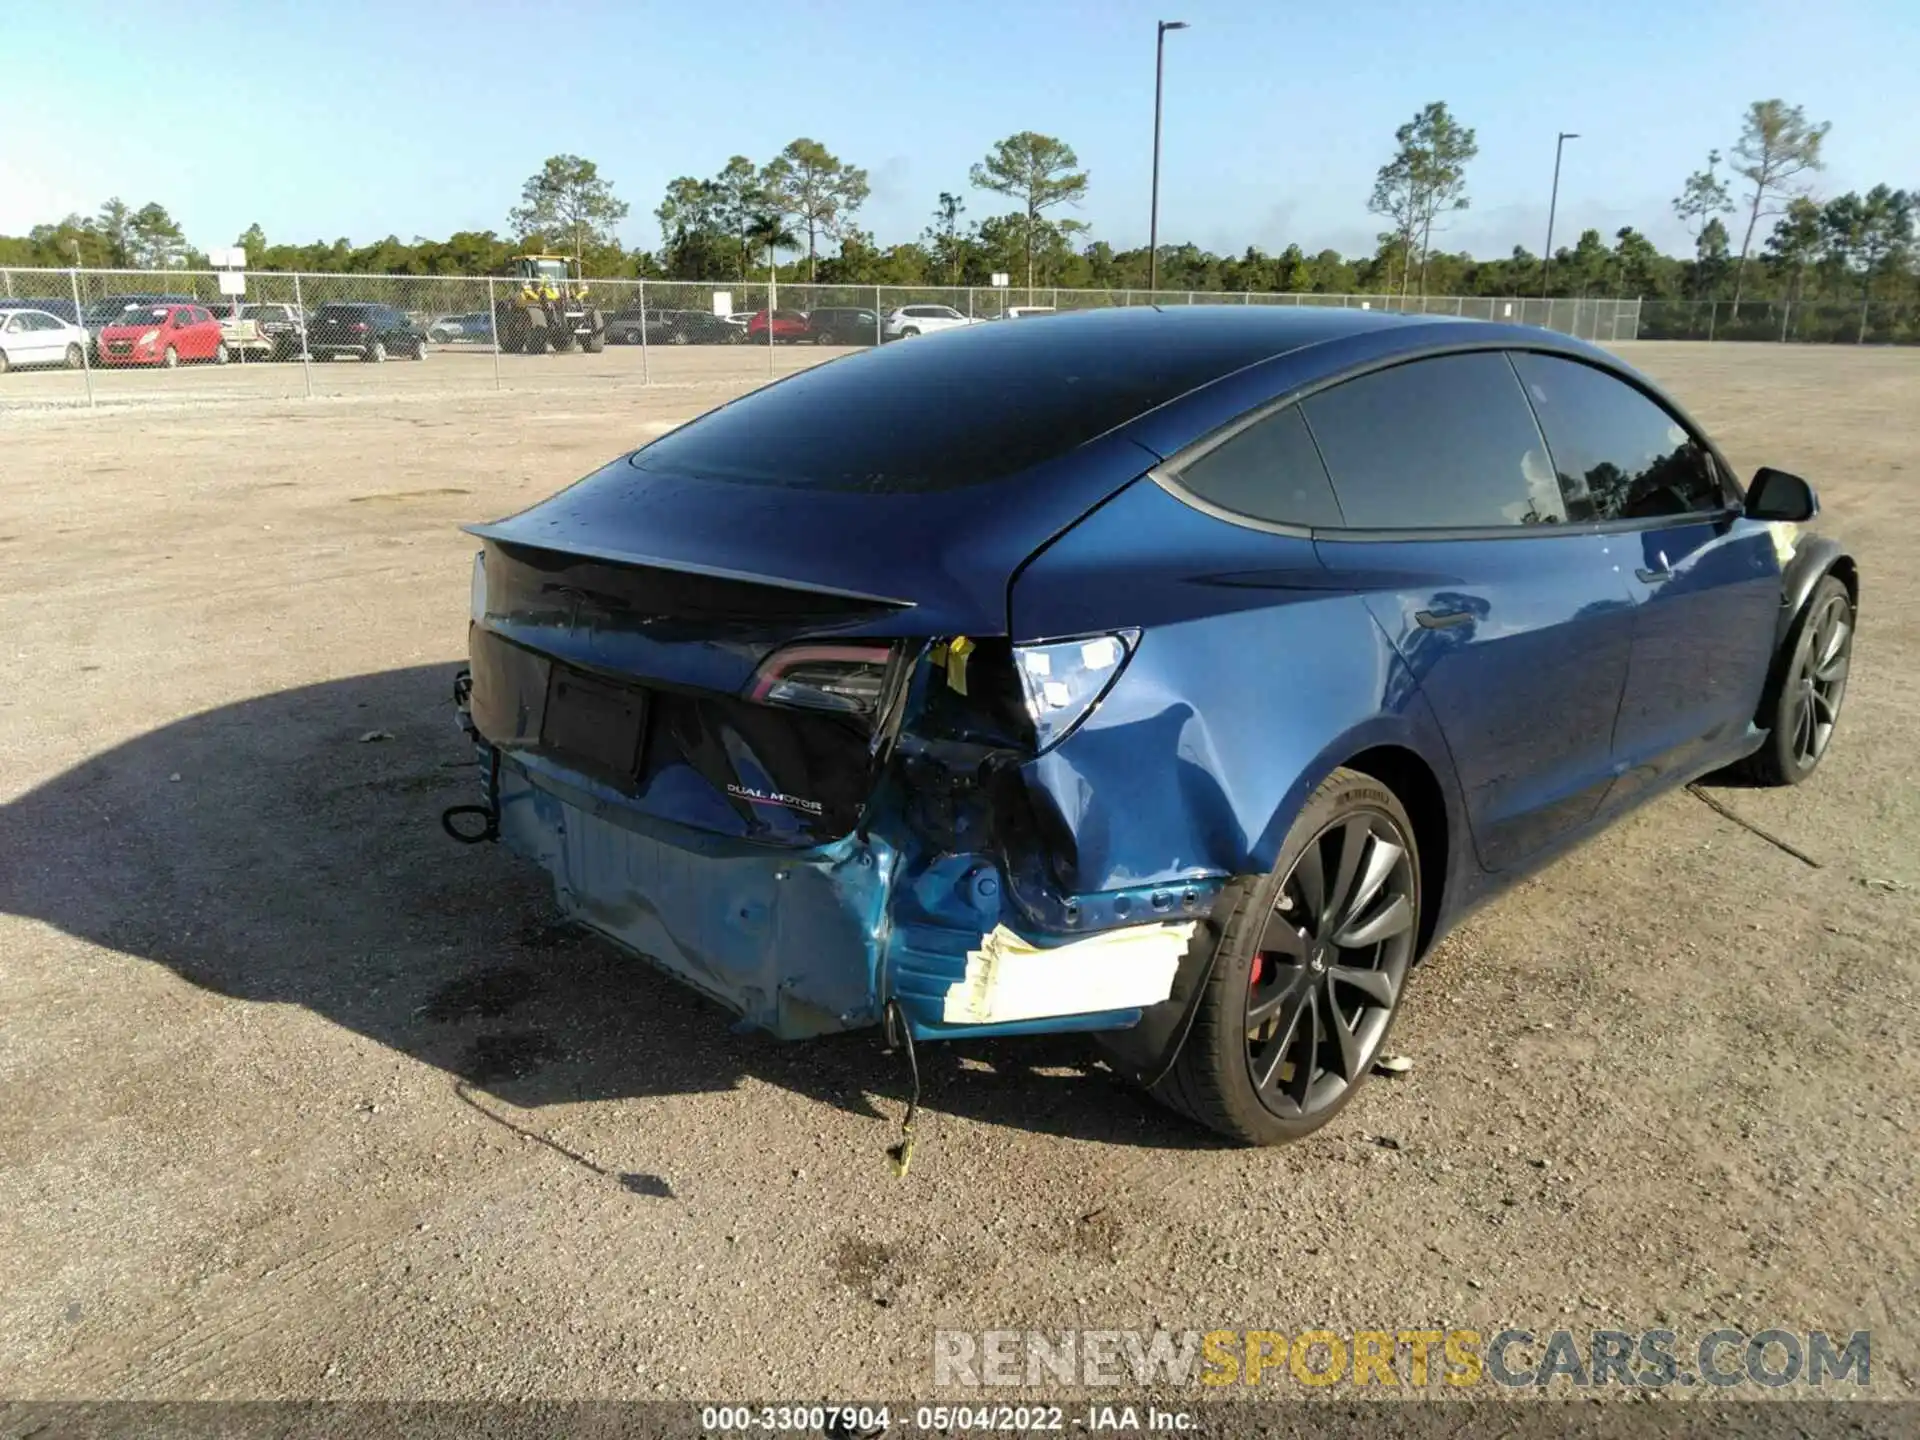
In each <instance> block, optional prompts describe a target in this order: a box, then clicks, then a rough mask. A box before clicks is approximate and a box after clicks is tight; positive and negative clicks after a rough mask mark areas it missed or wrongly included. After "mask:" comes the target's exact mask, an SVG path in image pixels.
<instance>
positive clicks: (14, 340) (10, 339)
mask: <svg viewBox="0 0 1920 1440" xmlns="http://www.w3.org/2000/svg"><path fill="white" fill-rule="evenodd" d="M49 338H50V336H49V334H48V332H47V331H45V330H43V329H41V328H40V316H39V315H38V314H37V313H36V312H34V311H32V310H20V311H16V312H15V313H14V314H13V315H12V317H11V318H9V319H8V321H7V334H6V340H5V341H4V348H5V349H6V352H7V358H8V359H9V360H11V361H12V362H13V363H14V364H16V365H44V364H46V362H47V361H48V359H50V358H51V357H50V356H49V354H48V341H49Z"/></svg>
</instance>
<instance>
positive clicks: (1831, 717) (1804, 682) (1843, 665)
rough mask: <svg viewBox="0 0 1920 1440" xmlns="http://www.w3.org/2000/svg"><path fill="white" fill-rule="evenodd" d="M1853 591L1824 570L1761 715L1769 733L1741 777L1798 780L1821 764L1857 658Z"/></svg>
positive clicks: (1770, 782) (1761, 780) (1756, 781)
mask: <svg viewBox="0 0 1920 1440" xmlns="http://www.w3.org/2000/svg"><path fill="white" fill-rule="evenodd" d="M1853 623H1854V615H1853V597H1852V596H1851V595H1849V594H1848V593H1847V587H1846V585H1845V584H1843V583H1842V582H1841V581H1840V580H1839V579H1838V578H1837V577H1836V576H1833V575H1826V576H1822V577H1821V580H1820V583H1819V584H1818V585H1815V586H1814V587H1813V594H1812V595H1811V596H1809V597H1808V598H1807V608H1806V609H1805V610H1803V611H1802V612H1801V614H1800V620H1799V623H1798V624H1797V625H1796V626H1795V627H1794V629H1793V630H1792V631H1791V632H1790V634H1789V638H1788V641H1787V645H1786V647H1785V648H1784V649H1783V651H1782V660H1781V669H1780V682H1779V686H1778V692H1777V693H1776V694H1774V695H1773V706H1772V711H1771V713H1770V714H1769V715H1766V716H1763V717H1762V723H1763V724H1765V725H1766V726H1767V739H1766V743H1765V744H1763V745H1762V746H1761V747H1760V748H1759V749H1758V750H1756V751H1755V752H1754V753H1753V754H1752V755H1751V756H1750V757H1749V758H1748V759H1747V761H1746V764H1745V765H1744V766H1743V767H1742V769H1741V771H1740V772H1739V778H1741V779H1744V780H1746V781H1748V782H1749V783H1750V784H1758V785H1798V784H1799V783H1800V782H1801V781H1802V780H1804V779H1806V778H1807V777H1808V776H1809V775H1811V774H1813V772H1814V771H1815V770H1816V769H1817V768H1818V767H1819V765H1820V761H1821V759H1822V758H1823V757H1824V756H1825V755H1826V753H1827V746H1828V745H1829V744H1830V743H1831V742H1832V740H1833V732H1834V729H1835V727H1836V726H1837V725H1838V724H1839V723H1840V706H1841V704H1842V703H1843V702H1844V701H1845V700H1846V698H1847V671H1848V669H1849V668H1850V666H1851V665H1852V662H1853Z"/></svg>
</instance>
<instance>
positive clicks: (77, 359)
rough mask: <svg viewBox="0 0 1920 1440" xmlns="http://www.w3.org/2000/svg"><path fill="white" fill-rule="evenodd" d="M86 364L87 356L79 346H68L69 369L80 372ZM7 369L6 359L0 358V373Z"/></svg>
mask: <svg viewBox="0 0 1920 1440" xmlns="http://www.w3.org/2000/svg"><path fill="white" fill-rule="evenodd" d="M86 363H87V357H86V354H85V353H84V352H83V351H82V350H81V349H80V347H79V346H78V345H69V346H67V369H69V370H78V369H80V368H82V367H83V366H84V365H85V364H86ZM6 368H7V363H6V360H5V358H4V357H0V371H4V370H5V369H6Z"/></svg>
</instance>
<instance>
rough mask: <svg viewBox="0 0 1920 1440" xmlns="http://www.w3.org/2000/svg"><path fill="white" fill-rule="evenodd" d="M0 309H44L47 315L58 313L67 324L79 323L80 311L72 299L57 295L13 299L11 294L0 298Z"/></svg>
mask: <svg viewBox="0 0 1920 1440" xmlns="http://www.w3.org/2000/svg"><path fill="white" fill-rule="evenodd" d="M0 310H44V311H46V312H47V314H49V315H58V316H59V317H60V318H61V319H62V320H64V321H66V322H67V323H68V324H69V325H78V324H79V323H80V312H79V310H78V309H76V308H75V307H74V303H73V301H71V300H67V299H64V298H62V297H61V296H58V295H47V296H39V297H27V298H23V299H15V298H13V297H12V296H7V297H5V298H4V299H0Z"/></svg>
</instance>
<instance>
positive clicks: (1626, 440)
mask: <svg viewBox="0 0 1920 1440" xmlns="http://www.w3.org/2000/svg"><path fill="white" fill-rule="evenodd" d="M1513 365H1514V369H1515V370H1517V371H1518V372H1519V374H1520V379H1521V381H1522V382H1523V383H1524V384H1525V385H1526V387H1527V398H1528V399H1529V400H1531V401H1532V402H1533V409H1534V413H1535V414H1536V415H1538V416H1539V417H1540V428H1541V429H1542V430H1544V431H1545V432H1546V436H1547V448H1548V449H1549V450H1551V451H1552V452H1553V463H1554V468H1555V469H1556V471H1558V473H1559V477H1560V489H1561V492H1562V493H1563V494H1564V495H1565V496H1566V504H1567V514H1568V516H1569V517H1570V518H1571V519H1574V520H1643V519H1653V518H1657V517H1659V516H1663V515H1686V514H1691V513H1695V512H1703V511H1704V512H1718V511H1720V510H1723V509H1725V508H1726V505H1727V497H1726V494H1725V492H1724V491H1723V490H1722V489H1721V487H1720V482H1719V479H1718V478H1717V476H1716V475H1715V472H1714V465H1713V460H1712V457H1711V455H1710V454H1709V452H1708V451H1707V450H1706V449H1705V448H1704V447H1703V446H1702V445H1700V444H1699V442H1697V441H1696V440H1695V439H1694V438H1693V436H1692V435H1690V434H1689V433H1688V432H1687V428H1686V426H1684V425H1682V424H1681V423H1680V422H1679V421H1678V420H1677V419H1675V418H1674V417H1673V416H1672V415H1670V414H1668V413H1667V411H1666V410H1665V409H1664V408H1663V407H1662V406H1660V405H1659V404H1657V403H1656V402H1655V401H1654V400H1653V399H1652V398H1651V397H1649V396H1648V395H1646V394H1643V393H1642V392H1641V391H1639V390H1636V389H1634V388H1633V386H1631V385H1629V384H1627V383H1626V382H1625V381H1622V380H1616V379H1615V378H1614V377H1613V376H1611V375H1609V374H1607V373H1606V372H1605V371H1603V370H1596V369H1595V368H1594V367H1593V366H1591V365H1582V364H1581V363H1580V362H1579V361H1577V360H1562V359H1560V358H1558V357H1556V356H1552V355H1529V354H1517V355H1515V356H1514V357H1513Z"/></svg>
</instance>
